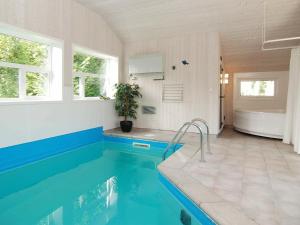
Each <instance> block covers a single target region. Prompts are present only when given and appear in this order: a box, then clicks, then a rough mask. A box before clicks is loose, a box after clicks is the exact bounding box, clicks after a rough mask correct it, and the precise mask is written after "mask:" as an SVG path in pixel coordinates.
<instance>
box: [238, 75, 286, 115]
mask: <svg viewBox="0 0 300 225" xmlns="http://www.w3.org/2000/svg"><path fill="white" fill-rule="evenodd" d="M249 78H250V79H274V80H276V83H277V86H276V96H275V97H270V98H255V97H254V98H253V97H242V96H240V93H239V80H241V79H249ZM287 90H288V72H287V71H276V72H275V71H274V72H251V73H235V74H234V92H233V93H234V100H233V108H234V109H258V110H260V109H262V110H263V109H284V110H285V109H286V101H287Z"/></svg>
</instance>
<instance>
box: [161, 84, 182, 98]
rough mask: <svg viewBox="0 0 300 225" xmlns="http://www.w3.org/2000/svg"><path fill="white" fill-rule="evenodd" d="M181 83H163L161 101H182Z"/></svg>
mask: <svg viewBox="0 0 300 225" xmlns="http://www.w3.org/2000/svg"><path fill="white" fill-rule="evenodd" d="M183 94H184V87H183V84H164V85H163V93H162V101H163V102H183Z"/></svg>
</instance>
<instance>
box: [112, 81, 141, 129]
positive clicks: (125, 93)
mask: <svg viewBox="0 0 300 225" xmlns="http://www.w3.org/2000/svg"><path fill="white" fill-rule="evenodd" d="M116 89H117V91H116V94H115V97H116V100H115V109H116V111H117V112H118V115H119V116H123V117H124V120H123V121H120V127H121V130H122V131H123V132H130V131H131V129H132V124H133V123H132V121H130V120H128V118H132V119H136V114H137V112H136V110H137V108H138V102H137V100H136V99H137V98H140V97H142V95H141V93H140V92H139V89H140V87H139V86H138V85H137V84H128V83H125V84H124V83H121V84H117V85H116Z"/></svg>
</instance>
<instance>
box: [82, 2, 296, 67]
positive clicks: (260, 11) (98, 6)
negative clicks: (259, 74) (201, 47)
mask: <svg viewBox="0 0 300 225" xmlns="http://www.w3.org/2000/svg"><path fill="white" fill-rule="evenodd" d="M77 1H79V2H80V3H82V4H83V5H86V6H87V7H89V8H91V9H92V10H94V11H96V12H97V13H99V14H101V15H102V16H103V17H104V19H105V20H106V21H107V23H108V24H110V25H111V26H112V28H113V29H114V30H115V32H116V33H117V34H118V35H119V37H120V38H121V39H122V40H123V42H124V43H126V42H132V41H140V40H148V39H157V38H164V37H171V36H176V35H184V34H188V33H192V32H197V31H217V32H219V33H220V38H221V46H222V55H223V58H224V61H225V69H226V70H227V71H228V72H249V71H271V70H287V69H288V64H289V58H290V50H289V49H288V50H276V51H262V50H261V47H262V25H263V20H264V2H266V10H265V12H266V13H265V15H266V39H267V40H269V39H276V38H288V37H294V36H300V0H266V1H263V0H77Z"/></svg>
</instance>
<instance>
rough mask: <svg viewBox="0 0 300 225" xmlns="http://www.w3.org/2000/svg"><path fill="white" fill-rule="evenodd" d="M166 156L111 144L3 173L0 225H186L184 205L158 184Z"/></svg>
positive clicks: (194, 223)
mask: <svg viewBox="0 0 300 225" xmlns="http://www.w3.org/2000/svg"><path fill="white" fill-rule="evenodd" d="M162 152H163V148H158V147H151V148H150V149H145V148H135V147H133V146H132V145H131V144H128V143H120V142H112V141H111V140H109V141H101V142H96V143H93V144H89V145H86V146H83V147H80V148H77V149H74V150H72V151H68V152H66V153H63V154H60V155H56V156H53V157H51V158H46V159H44V160H40V161H37V162H35V163H31V164H28V165H26V166H23V167H19V168H16V169H13V170H9V171H7V172H2V173H1V174H0V185H1V186H0V224H1V225H104V224H107V225H181V224H182V223H181V221H180V211H181V210H182V209H184V206H183V205H181V204H180V203H179V201H177V200H176V199H175V198H174V197H173V196H172V194H170V192H169V191H168V190H167V189H166V188H165V187H164V186H163V185H162V184H161V182H160V181H159V176H158V171H157V169H156V166H157V164H158V163H160V161H161V155H162ZM186 211H187V210H186ZM187 212H188V211H187ZM190 216H191V221H192V223H191V224H192V225H200V224H204V223H200V222H199V221H197V219H196V218H195V217H194V216H193V215H190Z"/></svg>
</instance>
